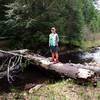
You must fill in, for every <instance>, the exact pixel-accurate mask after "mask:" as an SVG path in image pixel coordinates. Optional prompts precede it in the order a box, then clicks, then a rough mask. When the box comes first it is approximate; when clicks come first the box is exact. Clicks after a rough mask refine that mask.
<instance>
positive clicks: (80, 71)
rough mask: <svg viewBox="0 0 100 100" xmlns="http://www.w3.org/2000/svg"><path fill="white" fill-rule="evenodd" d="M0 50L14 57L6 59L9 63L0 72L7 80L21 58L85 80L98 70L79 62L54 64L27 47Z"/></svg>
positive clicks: (19, 63)
mask: <svg viewBox="0 0 100 100" xmlns="http://www.w3.org/2000/svg"><path fill="white" fill-rule="evenodd" d="M0 52H1V53H4V54H9V55H12V59H14V60H12V59H11V58H10V59H9V61H8V62H9V63H8V65H7V70H6V71H4V72H0V78H2V77H4V76H7V77H8V81H9V78H10V77H11V75H10V72H12V71H14V70H16V67H18V66H19V67H20V66H21V60H22V58H24V59H26V60H29V61H31V62H32V63H34V64H35V65H37V66H38V67H40V68H44V69H46V70H49V71H53V72H55V73H58V74H59V75H61V76H67V77H71V78H74V79H86V80H87V79H93V78H94V77H95V73H96V72H99V71H98V70H100V69H96V67H94V69H93V66H92V67H91V66H89V68H88V67H86V66H85V65H81V64H80V65H78V64H72V63H67V64H63V63H61V62H59V63H56V64H54V63H52V62H51V61H50V59H49V58H46V57H43V56H40V55H38V54H33V53H29V52H28V50H27V49H24V50H16V51H3V50H0ZM16 57H17V58H16ZM11 62H13V64H11ZM17 69H18V68H17ZM11 78H12V77H11Z"/></svg>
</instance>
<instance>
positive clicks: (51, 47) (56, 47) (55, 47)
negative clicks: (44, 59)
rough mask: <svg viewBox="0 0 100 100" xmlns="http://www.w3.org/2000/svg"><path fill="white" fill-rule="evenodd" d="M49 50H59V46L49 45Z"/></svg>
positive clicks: (55, 51)
mask: <svg viewBox="0 0 100 100" xmlns="http://www.w3.org/2000/svg"><path fill="white" fill-rule="evenodd" d="M50 51H51V52H54V53H57V52H58V51H59V47H58V46H50Z"/></svg>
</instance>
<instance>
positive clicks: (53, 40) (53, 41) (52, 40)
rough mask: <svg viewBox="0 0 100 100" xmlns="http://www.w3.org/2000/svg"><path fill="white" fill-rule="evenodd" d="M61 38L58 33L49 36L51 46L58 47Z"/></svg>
mask: <svg viewBox="0 0 100 100" xmlns="http://www.w3.org/2000/svg"><path fill="white" fill-rule="evenodd" d="M58 42H59V37H58V34H57V33H51V34H50V35H49V46H58Z"/></svg>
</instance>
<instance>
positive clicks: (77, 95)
mask: <svg viewBox="0 0 100 100" xmlns="http://www.w3.org/2000/svg"><path fill="white" fill-rule="evenodd" d="M46 84H47V82H46ZM12 90H13V89H12ZM3 96H4V98H7V100H100V82H98V86H97V87H96V88H94V87H93V86H91V85H87V86H84V85H78V84H76V82H75V81H73V80H71V79H68V80H59V81H57V82H54V83H53V82H52V83H50V82H48V84H47V85H44V86H43V87H41V88H40V89H39V90H34V89H33V91H32V92H31V93H29V91H21V92H19V91H17V90H16V91H15V88H14V91H12V92H11V93H8V94H6V93H5V94H4V95H3ZM2 100H3V99H2ZM5 100H6V99H5Z"/></svg>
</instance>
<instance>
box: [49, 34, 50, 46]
mask: <svg viewBox="0 0 100 100" xmlns="http://www.w3.org/2000/svg"><path fill="white" fill-rule="evenodd" d="M49 46H50V35H49Z"/></svg>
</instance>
